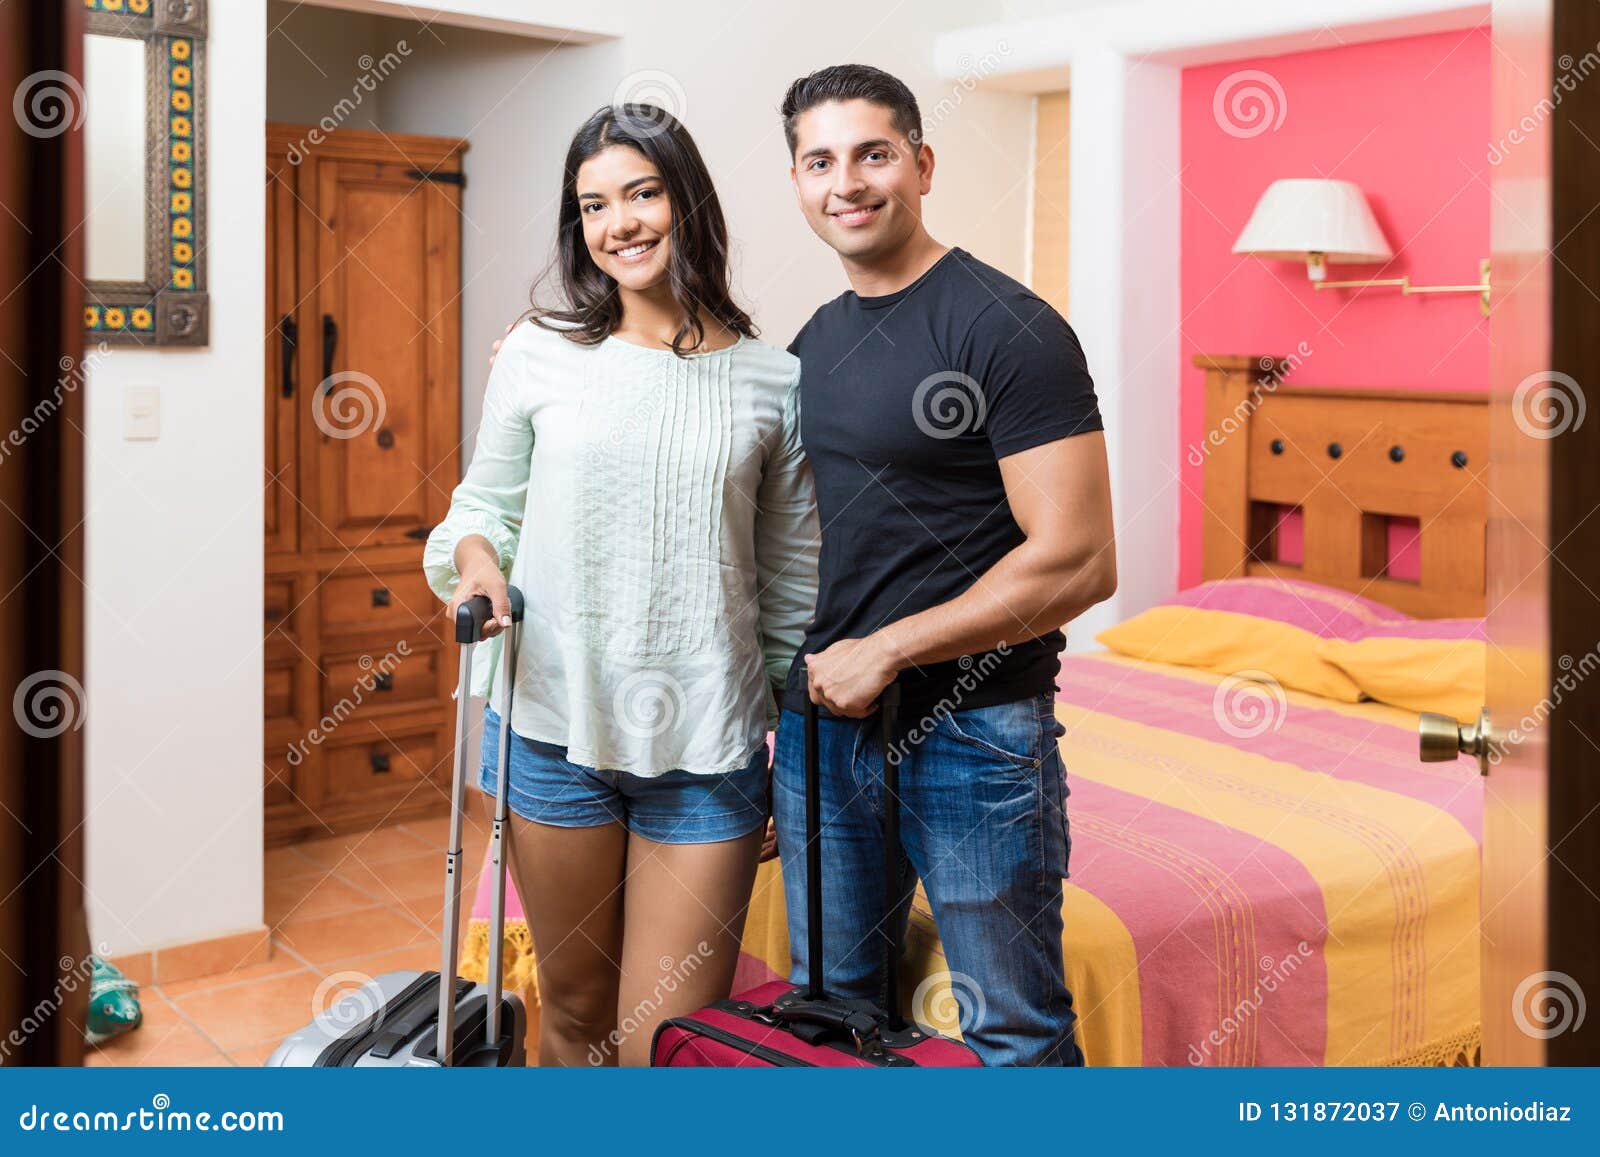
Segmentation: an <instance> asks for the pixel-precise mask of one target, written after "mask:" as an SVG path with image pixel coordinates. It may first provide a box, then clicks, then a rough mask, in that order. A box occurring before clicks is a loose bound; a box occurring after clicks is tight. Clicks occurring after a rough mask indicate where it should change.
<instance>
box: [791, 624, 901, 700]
mask: <svg viewBox="0 0 1600 1157" xmlns="http://www.w3.org/2000/svg"><path fill="white" fill-rule="evenodd" d="M899 673H900V659H899V657H898V656H897V655H894V654H892V653H891V652H890V650H889V648H888V647H887V646H885V645H884V641H883V638H882V636H881V635H877V634H873V635H868V636H867V637H866V638H864V639H840V640H839V641H838V642H837V643H835V644H833V646H831V647H828V648H826V649H824V650H822V651H818V652H817V653H816V654H814V655H807V656H806V684H807V690H808V692H809V694H810V696H811V701H812V702H813V703H820V704H821V705H822V706H824V707H826V708H827V709H828V710H829V711H831V712H832V713H833V714H835V715H843V716H845V717H846V718H850V719H861V718H864V717H865V716H868V715H871V714H872V711H873V709H874V708H875V707H876V706H877V703H878V696H880V695H881V694H883V689H884V688H885V687H887V686H888V685H889V684H890V683H893V682H894V677H895V676H896V675H898V674H899Z"/></svg>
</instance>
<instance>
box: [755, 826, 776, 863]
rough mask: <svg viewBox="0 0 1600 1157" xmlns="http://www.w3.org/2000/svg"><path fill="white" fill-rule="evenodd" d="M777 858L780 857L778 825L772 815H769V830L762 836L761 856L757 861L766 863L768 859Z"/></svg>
mask: <svg viewBox="0 0 1600 1157" xmlns="http://www.w3.org/2000/svg"><path fill="white" fill-rule="evenodd" d="M777 858H778V825H777V824H776V823H774V822H773V820H772V817H771V816H768V817H767V830H766V831H765V832H764V833H763V834H762V836H761V858H760V860H758V861H757V862H758V863H762V864H764V863H766V862H767V861H768V860H775V859H777Z"/></svg>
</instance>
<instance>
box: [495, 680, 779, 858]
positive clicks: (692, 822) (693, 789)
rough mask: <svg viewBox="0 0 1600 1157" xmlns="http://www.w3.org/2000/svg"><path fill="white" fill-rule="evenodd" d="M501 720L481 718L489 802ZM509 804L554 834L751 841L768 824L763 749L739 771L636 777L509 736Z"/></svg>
mask: <svg viewBox="0 0 1600 1157" xmlns="http://www.w3.org/2000/svg"><path fill="white" fill-rule="evenodd" d="M499 750H500V716H499V714H498V713H497V712H496V711H495V710H494V708H493V707H487V708H485V709H484V713H483V754H482V757H481V767H480V769H479V772H478V786H479V787H480V788H481V789H482V790H483V791H484V793H485V794H486V795H488V796H490V797H491V798H492V797H493V796H494V795H495V792H496V789H497V787H498V784H497V782H496V780H497V777H498V774H499V773H498V770H497V769H498V766H499V763H498V760H499ZM506 778H507V780H508V783H509V786H508V791H507V794H508V796H509V798H508V799H507V801H506V803H507V805H508V806H509V807H510V808H511V810H512V811H514V812H516V813H517V815H519V816H521V817H522V818H523V819H527V820H533V821H534V822H536V823H541V824H550V825H552V826H554V827H558V828H594V827H599V826H600V825H602V824H609V823H620V824H624V825H626V827H627V829H628V831H630V832H632V833H633V834H634V835H636V836H642V837H643V838H645V839H647V840H653V841H655V842H656V843H658V844H714V843H718V842H720V841H722V840H733V839H738V838H739V837H740V836H745V835H749V834H750V833H751V832H753V831H755V830H756V829H757V828H759V827H760V826H761V825H762V824H764V823H766V822H767V815H768V797H767V786H768V778H769V771H768V764H767V747H766V744H762V745H761V746H759V747H758V748H756V751H755V753H754V754H753V755H752V756H751V757H750V762H749V763H747V764H745V766H744V767H742V768H740V769H739V770H738V771H730V772H724V773H721V774H704V773H701V772H694V771H669V772H666V773H664V774H662V775H634V774H632V773H630V772H626V771H600V770H597V769H595V768H592V767H583V766H582V765H580V764H576V763H569V762H568V761H567V749H566V748H564V747H559V746H557V745H556V744H553V743H544V742H541V741H540V740H537V739H529V738H527V737H526V736H523V735H518V734H517V733H516V732H515V731H513V732H511V766H510V767H509V768H508V769H507V771H506Z"/></svg>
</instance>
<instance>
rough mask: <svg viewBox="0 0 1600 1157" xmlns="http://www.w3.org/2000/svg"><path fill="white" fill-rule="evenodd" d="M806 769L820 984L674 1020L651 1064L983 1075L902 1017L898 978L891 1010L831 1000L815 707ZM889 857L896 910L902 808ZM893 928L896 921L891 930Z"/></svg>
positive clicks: (886, 762) (655, 1045)
mask: <svg viewBox="0 0 1600 1157" xmlns="http://www.w3.org/2000/svg"><path fill="white" fill-rule="evenodd" d="M899 703H900V688H899V687H898V686H895V685H894V684H890V686H889V687H888V688H886V689H885V691H884V694H883V701H882V709H881V711H880V712H879V715H880V719H881V722H882V733H883V781H884V782H883V790H884V796H885V798H886V799H888V800H890V801H893V802H894V803H895V804H898V803H899V799H900V785H899V759H898V755H897V753H895V752H894V751H893V749H892V747H891V744H892V740H893V735H894V730H895V722H896V714H897V710H898V708H899ZM805 763H806V768H805V770H806V883H807V888H806V913H807V921H806V923H807V945H806V959H807V960H808V961H811V962H812V967H811V968H809V969H808V975H809V977H810V983H809V984H806V985H800V986H798V987H796V986H793V985H791V984H789V983H788V982H787V981H783V980H775V981H771V982H769V983H767V984H763V985H760V986H759V987H757V988H753V989H751V990H750V991H748V992H744V993H741V994H739V995H737V996H735V997H733V998H732V999H729V1000H719V1001H717V1002H716V1003H714V1004H711V1005H708V1006H707V1007H705V1008H702V1009H701V1010H700V1011H699V1012H697V1013H694V1014H693V1015H692V1016H680V1017H673V1018H672V1019H670V1020H665V1021H662V1022H661V1024H660V1025H659V1026H658V1027H657V1028H656V1032H655V1037H654V1038H653V1040H652V1041H651V1045H650V1064H651V1066H652V1067H657V1068H714V1067H721V1068H748V1067H752V1066H753V1067H757V1068H761V1067H768V1068H789V1067H800V1068H907V1067H916V1066H919V1065H920V1066H935V1067H958V1068H976V1067H981V1066H982V1064H983V1062H982V1061H980V1060H979V1059H978V1054H977V1053H975V1052H973V1051H972V1049H971V1048H969V1047H968V1046H967V1045H965V1044H963V1043H962V1042H960V1041H957V1040H951V1039H950V1038H949V1037H946V1036H940V1035H939V1034H937V1033H930V1032H926V1031H924V1030H923V1029H921V1028H919V1027H918V1026H917V1025H915V1024H911V1023H909V1022H907V1021H905V1020H904V1019H903V1018H902V1017H901V1016H900V1012H899V1008H900V1001H899V985H898V983H897V981H896V978H895V969H894V968H893V967H892V966H891V967H889V968H887V983H886V988H885V1000H884V1005H885V1007H884V1008H879V1007H877V1006H875V1005H873V1004H872V1003H871V1002H869V1001H863V1000H847V999H844V998H842V997H837V996H830V995H828V993H827V991H826V988H825V984H826V980H825V978H824V977H822V976H821V975H820V972H821V961H822V843H821V841H820V840H819V838H818V835H819V832H820V829H821V827H822V807H821V803H820V800H821V792H820V791H819V784H820V782H821V772H820V769H819V767H818V759H817V707H816V704H815V703H812V702H811V700H810V699H809V698H807V699H806V702H805ZM884 810H885V813H886V815H885V821H884V827H885V831H884V844H885V847H886V849H887V859H886V862H885V869H886V870H885V874H884V888H885V894H886V896H887V898H888V908H889V910H893V908H894V905H895V901H896V900H897V897H896V895H895V889H894V882H893V881H894V876H895V873H894V872H893V871H892V870H891V869H892V867H894V866H898V858H899V849H900V818H899V814H898V813H899V809H898V807H888V808H885V809H884ZM886 923H890V922H886ZM884 936H885V938H886V940H887V941H888V943H887V944H886V948H887V949H888V957H887V959H888V961H889V962H891V964H892V962H893V961H895V960H898V959H899V957H900V944H899V943H898V937H897V935H896V932H895V931H891V930H888V929H885V932H884Z"/></svg>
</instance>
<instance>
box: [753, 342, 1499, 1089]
mask: <svg viewBox="0 0 1600 1157" xmlns="http://www.w3.org/2000/svg"><path fill="white" fill-rule="evenodd" d="M1197 364H1199V365H1200V366H1201V367H1202V368H1203V369H1204V370H1205V371H1206V379H1207V382H1206V390H1207V405H1206V415H1207V430H1208V437H1207V439H1206V441H1205V443H1204V444H1203V445H1202V448H1201V450H1200V453H1202V454H1203V455H1204V496H1205V509H1206V514H1205V531H1204V542H1203V547H1204V560H1205V561H1204V569H1205V578H1206V579H1207V580H1243V581H1242V582H1241V583H1235V584H1234V585H1232V586H1229V587H1228V589H1229V590H1230V591H1231V592H1232V593H1233V594H1234V595H1238V594H1239V592H1240V591H1241V590H1243V591H1244V592H1246V593H1248V592H1249V591H1250V590H1251V587H1250V583H1251V582H1252V581H1254V582H1263V583H1272V582H1274V581H1275V580H1287V581H1290V582H1293V583H1295V584H1314V585H1315V587H1316V588H1318V589H1325V590H1326V591H1327V592H1328V593H1327V595H1326V596H1319V595H1310V594H1306V592H1307V591H1310V590H1312V587H1311V586H1309V585H1297V586H1296V590H1297V591H1299V592H1300V594H1299V595H1297V598H1301V599H1306V598H1310V599H1313V600H1314V599H1315V598H1317V597H1326V598H1330V599H1333V598H1337V596H1338V592H1359V594H1360V596H1361V597H1360V598H1351V599H1348V600H1346V605H1345V607H1344V608H1343V609H1344V610H1345V611H1349V610H1351V609H1352V608H1356V609H1359V608H1362V607H1365V608H1369V612H1370V613H1379V614H1381V613H1382V609H1384V608H1387V609H1390V610H1392V611H1393V612H1394V614H1395V615H1396V616H1400V617H1404V618H1408V619H1416V620H1430V619H1438V620H1445V619H1447V618H1456V619H1460V618H1462V617H1466V616H1474V615H1476V616H1482V615H1483V613H1484V602H1483V599H1484V585H1483V574H1484V569H1483V545H1484V524H1485V520H1486V517H1487V495H1486V494H1485V492H1484V489H1483V485H1482V482H1481V480H1480V478H1479V473H1480V472H1481V471H1482V468H1483V465H1484V464H1485V463H1486V461H1487V455H1488V422H1487V408H1486V406H1485V405H1484V399H1483V398H1482V397H1481V396H1476V395H1459V394H1450V393H1419V392H1404V391H1373V390H1344V389H1331V388H1326V387H1318V388H1299V387H1290V386H1288V385H1285V384H1283V382H1282V380H1281V377H1282V370H1283V368H1284V366H1283V363H1282V362H1280V361H1278V360H1277V359H1273V358H1233V357H1228V358H1222V357H1206V358H1199V359H1197ZM1211 431H1215V432H1218V434H1219V436H1218V437H1216V438H1212V437H1211V436H1210V434H1209V432H1211ZM1286 509H1290V510H1294V511H1296V512H1297V513H1298V516H1299V518H1300V520H1301V524H1302V527H1303V533H1302V534H1301V536H1300V538H1301V546H1300V549H1299V551H1298V552H1295V554H1296V557H1294V558H1293V560H1292V561H1289V560H1286V558H1285V557H1284V553H1285V552H1282V551H1280V549H1279V548H1280V547H1281V546H1282V545H1283V543H1282V541H1281V536H1282V531H1283V527H1284V520H1283V513H1284V511H1285V510H1286ZM1407 520H1415V523H1414V524H1415V525H1416V526H1418V527H1420V537H1419V540H1418V544H1417V546H1418V550H1417V554H1418V555H1419V564H1420V565H1419V569H1418V571H1417V574H1416V577H1414V578H1406V577H1401V575H1400V574H1399V573H1397V571H1396V570H1395V568H1393V567H1392V562H1393V560H1392V558H1391V557H1390V553H1389V548H1390V546H1391V542H1390V540H1391V538H1392V534H1393V532H1392V529H1391V528H1392V526H1393V525H1395V524H1396V523H1397V522H1398V523H1399V524H1400V525H1408V524H1409V523H1408V522H1407ZM1224 585H1226V584H1224ZM1372 608H1377V610H1372ZM1273 658H1274V657H1272V656H1269V657H1268V658H1267V659H1266V660H1265V661H1264V662H1265V664H1266V665H1267V666H1268V667H1271V666H1272V664H1273ZM1257 673H1258V674H1259V672H1257ZM1292 683H1293V680H1290V679H1289V678H1288V677H1287V676H1286V677H1285V680H1284V684H1277V683H1275V681H1273V680H1270V679H1269V680H1268V681H1267V682H1266V683H1262V682H1258V681H1256V680H1254V679H1251V678H1248V677H1247V678H1241V677H1240V675H1239V673H1238V672H1236V671H1229V670H1226V669H1223V670H1216V669H1207V668H1205V667H1203V666H1195V665H1189V664H1188V663H1183V664H1180V663H1171V662H1163V661H1157V660H1155V659H1151V658H1147V657H1137V656H1132V655H1129V654H1123V653H1117V652H1114V651H1111V650H1104V651H1091V652H1086V653H1074V654H1069V655H1067V656H1065V657H1064V658H1063V663H1062V670H1061V676H1060V679H1059V681H1058V686H1059V695H1058V700H1057V704H1056V714H1057V716H1058V718H1060V720H1061V721H1062V723H1063V724H1064V725H1065V726H1066V734H1065V735H1064V736H1063V738H1062V740H1061V743H1062V748H1063V754H1064V756H1065V763H1066V766H1067V770H1068V782H1069V784H1070V787H1071V798H1070V801H1069V805H1068V808H1069V813H1068V814H1069V820H1070V825H1071V833H1072V841H1073V842H1072V856H1071V877H1070V879H1069V880H1068V881H1067V884H1066V897H1065V903H1064V919H1065V935H1064V938H1063V945H1064V953H1065V959H1066V972H1067V979H1068V983H1069V986H1070V987H1071V989H1072V991H1073V993H1074V997H1075V1005H1076V1008H1077V1010H1078V1012H1079V1015H1080V1018H1081V1019H1080V1043H1081V1045H1082V1047H1083V1049H1084V1052H1085V1055H1086V1058H1087V1060H1088V1063H1090V1064H1092V1065H1196V1066H1198V1065H1410V1064H1427V1065H1463V1064H1476V1063H1478V1053H1479V1040H1480V1030H1479V1014H1478V961H1479V935H1478V888H1479V874H1480V868H1479V863H1480V848H1481V838H1482V788H1481V780H1480V776H1479V772H1478V769H1477V766H1476V765H1475V764H1474V763H1473V762H1471V761H1470V760H1468V759H1466V758H1465V757H1463V758H1461V759H1458V760H1456V761H1454V762H1443V763H1422V762H1420V761H1419V758H1418V739H1417V718H1418V717H1417V712H1416V710H1414V709H1410V708H1407V707H1401V706H1394V705H1390V704H1387V703H1382V702H1376V701H1371V700H1367V699H1361V700H1360V701H1354V702H1351V701H1348V699H1350V698H1352V697H1351V696H1345V695H1333V694H1316V693H1312V692H1309V691H1304V690H1300V689H1296V688H1295V687H1294V686H1293V685H1292ZM1285 684H1287V685H1285ZM1263 721H1265V722H1263ZM743 947H744V954H743V957H742V959H741V964H740V976H739V980H738V985H736V987H738V986H742V985H744V984H748V983H753V982H755V981H757V980H761V979H768V978H770V977H772V976H774V975H779V974H783V973H786V972H787V970H788V967H789V944H788V937H787V933H786V929H785V915H784V908H783V889H782V886H781V881H780V878H779V872H778V868H777V865H776V864H775V863H772V864H767V865H763V867H762V870H761V873H760V875H759V877H758V880H757V884H756V889H755V893H754V896H753V898H752V903H751V907H750V913H749V918H748V921H747V925H746V931H745V938H744V945H743ZM903 969H904V973H903V981H904V982H903V984H902V989H901V990H902V992H905V993H907V994H912V998H913V999H914V1000H915V1007H914V1008H913V1009H912V1010H911V1011H913V1012H914V1013H915V1015H917V1016H918V1017H919V1019H921V1020H923V1021H924V1022H925V1023H929V1024H932V1025H933V1026H934V1027H937V1028H939V1029H941V1030H943V1031H946V1032H951V1031H959V1019H960V1015H961V1010H962V1007H963V1001H964V999H965V998H966V994H964V993H962V992H961V991H959V985H960V978H959V977H958V978H957V980H956V985H957V988H956V989H952V987H951V978H950V976H949V973H948V972H947V971H946V968H945V965H944V961H943V955H942V951H941V948H940V945H939V939H938V935H937V932H936V930H935V928H934V926H933V921H932V918H931V915H930V913H929V910H928V904H927V900H926V897H925V896H923V895H922V894H921V892H920V891H919V892H918V895H917V897H916V901H915V903H914V906H913V913H912V922H911V929H910V932H909V934H908V938H907V954H906V958H905V960H904V961H903Z"/></svg>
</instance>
